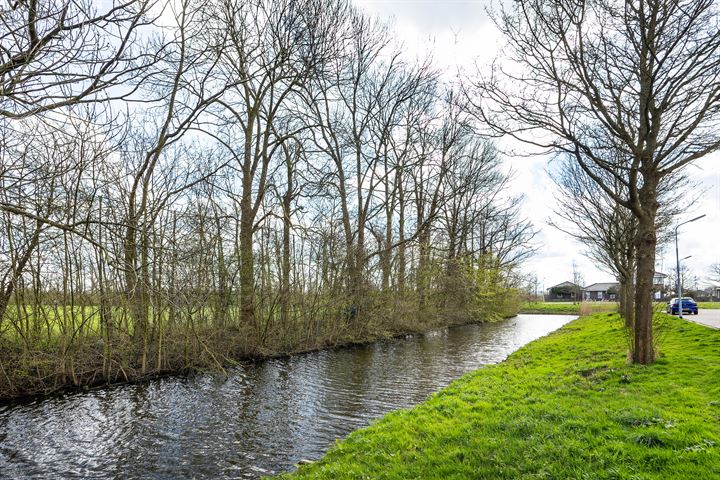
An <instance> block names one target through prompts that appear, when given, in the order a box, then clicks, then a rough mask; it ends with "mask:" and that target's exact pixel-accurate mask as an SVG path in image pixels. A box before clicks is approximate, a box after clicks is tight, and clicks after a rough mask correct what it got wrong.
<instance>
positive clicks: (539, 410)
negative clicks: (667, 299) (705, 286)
mask: <svg viewBox="0 0 720 480" xmlns="http://www.w3.org/2000/svg"><path fill="white" fill-rule="evenodd" d="M657 320H658V322H659V325H658V327H657V329H656V332H657V336H658V338H659V340H660V348H659V350H660V352H661V353H660V358H659V359H658V361H657V362H656V363H655V364H653V365H650V366H633V365H628V364H627V361H626V351H627V346H626V345H627V344H626V340H625V336H624V328H623V325H622V320H621V319H620V318H619V316H618V315H616V314H597V315H594V316H591V317H584V318H581V319H579V320H576V321H574V322H571V323H570V324H569V325H567V326H566V327H564V328H562V329H560V330H558V331H557V332H555V333H553V334H550V335H549V336H547V337H545V338H542V339H540V340H538V341H535V342H533V343H531V344H529V345H527V346H526V347H524V348H522V349H520V350H519V351H518V352H516V353H514V354H513V355H511V356H510V357H509V358H508V359H507V360H506V361H505V362H503V363H502V364H499V365H496V366H490V367H486V368H483V369H480V370H478V371H476V372H473V373H470V374H468V375H466V376H464V377H462V378H461V379H460V380H458V381H456V382H454V383H453V384H451V385H450V386H449V387H448V388H446V389H444V390H442V391H440V392H439V393H437V394H435V395H433V396H432V397H431V398H430V399H429V400H427V401H426V402H425V403H423V404H421V405H419V406H417V407H416V408H413V409H409V410H401V411H397V412H393V413H391V414H389V415H387V416H385V417H383V418H382V419H381V420H379V421H378V422H377V423H375V424H374V425H372V426H370V427H368V428H365V429H363V430H359V431H356V432H354V433H352V434H351V435H350V436H349V437H348V438H347V439H345V440H343V441H341V442H340V443H338V444H337V445H336V446H335V447H334V448H333V449H332V450H331V451H330V452H329V453H328V454H327V456H326V457H325V458H323V459H322V460H320V461H318V462H316V463H313V464H310V465H307V466H303V467H301V468H300V470H299V471H298V472H297V473H295V474H288V475H287V476H286V478H292V479H296V478H297V479H301V478H302V479H304V478H312V479H315V478H327V479H336V478H337V479H345V478H352V479H365V478H373V479H406V478H424V479H425V478H427V479H465V478H478V479H496V478H497V479H517V478H520V479H539V478H543V479H580V478H587V479H671V478H672V479H692V480H698V479H710V478H720V356H718V354H717V352H718V351H720V331H716V330H711V329H708V328H704V327H702V326H699V325H695V324H692V323H688V322H685V321H682V320H680V319H677V318H671V317H669V316H666V315H663V314H659V315H658V316H657Z"/></svg>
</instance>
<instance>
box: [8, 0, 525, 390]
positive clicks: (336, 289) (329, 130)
mask: <svg viewBox="0 0 720 480" xmlns="http://www.w3.org/2000/svg"><path fill="white" fill-rule="evenodd" d="M103 8H104V10H103ZM1 15H2V19H3V21H2V24H1V25H0V42H1V43H2V47H3V48H2V51H1V52H0V122H2V125H1V126H0V142H1V145H0V155H1V156H2V157H1V158H2V163H1V165H2V166H1V167H0V227H1V229H0V258H1V259H2V265H1V266H2V270H1V271H0V342H1V343H0V354H1V355H0V367H1V368H0V370H2V372H3V374H2V375H0V395H12V394H19V393H23V392H28V391H45V390H49V389H53V388H56V387H58V386H62V385H64V384H66V383H74V384H86V383H93V382H97V381H114V380H118V379H129V378H131V377H137V376H143V375H147V374H152V373H157V372H163V371H177V370H181V369H187V368H193V367H197V366H208V365H215V366H217V367H218V368H222V366H223V365H225V364H227V363H228V361H230V360H231V359H233V358H239V357H242V356H247V355H264V354H269V353H278V352H290V351H294V350H299V349H306V348H316V347H318V346H322V345H325V344H330V343H337V342H345V341H351V340H358V339H368V338H373V337H375V336H378V335H381V334H386V333H388V332H390V333H392V332H399V331H403V330H408V329H418V328H426V327H427V326H429V325H434V324H438V323H445V324H446V323H451V322H458V321H468V320H473V319H479V318H481V317H480V316H479V312H481V311H484V310H485V309H486V308H487V307H488V306H489V305H491V306H492V307H491V310H492V311H494V312H496V313H498V314H501V313H503V310H504V309H508V308H510V307H509V303H508V302H510V300H511V297H512V294H511V292H512V288H513V287H514V286H515V285H516V282H517V278H516V267H517V265H518V264H519V262H520V261H521V260H522V259H524V258H525V257H526V256H527V255H529V254H530V253H531V251H532V247H531V245H530V242H531V239H532V237H533V235H534V231H533V229H532V226H531V224H530V223H529V222H527V221H526V220H524V219H523V218H522V216H521V214H520V212H519V197H513V196H511V195H508V193H507V192H506V187H507V184H508V182H509V181H510V178H511V175H512V172H509V171H508V170H507V168H506V167H505V166H504V165H503V163H502V160H501V158H500V156H499V154H498V152H497V151H496V150H495V148H494V147H493V145H492V144H491V143H489V142H488V141H487V140H485V139H483V138H482V137H480V136H479V135H478V134H477V133H476V129H475V128H473V125H472V124H471V122H470V117H469V116H468V114H467V113H466V111H465V110H464V109H463V108H461V106H460V105H459V102H457V99H456V95H455V94H454V93H453V90H452V89H451V88H450V87H448V86H446V85H443V83H442V82H440V81H439V79H438V75H437V72H435V71H434V70H433V68H432V65H431V64H430V63H429V62H423V61H420V62H414V63H413V62H408V61H407V60H406V59H405V57H404V56H403V55H402V54H401V51H400V49H399V47H398V46H397V45H395V44H393V43H392V42H391V41H390V40H389V38H390V37H391V34H390V32H389V31H388V28H387V26H385V25H383V24H382V23H379V22H377V21H375V20H372V19H370V18H368V17H367V16H365V15H363V14H362V13H360V12H358V11H357V10H355V9H354V8H352V6H351V5H350V4H349V3H348V2H347V1H345V0H333V1H326V0H302V1H301V0H249V1H248V0H222V1H210V2H205V1H199V0H179V1H176V2H167V3H164V2H152V1H149V0H127V1H124V2H107V5H105V6H102V4H100V5H98V4H96V2H91V1H89V0H87V1H85V2H79V1H77V0H73V1H69V0H68V1H61V2H58V1H31V0H28V1H20V2H15V3H12V4H11V5H10V6H9V7H5V10H3V11H2V12H1Z"/></svg>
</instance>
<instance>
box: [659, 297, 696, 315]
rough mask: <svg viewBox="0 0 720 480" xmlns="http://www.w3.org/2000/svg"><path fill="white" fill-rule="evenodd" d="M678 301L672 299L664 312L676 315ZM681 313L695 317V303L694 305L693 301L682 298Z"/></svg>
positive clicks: (688, 298)
mask: <svg viewBox="0 0 720 480" xmlns="http://www.w3.org/2000/svg"><path fill="white" fill-rule="evenodd" d="M678 303H679V302H678V299H677V298H673V299H671V300H670V301H669V302H668V304H667V308H666V310H665V311H666V312H667V313H669V314H671V315H677V314H678ZM682 313H688V314H693V315H697V314H698V306H697V303H695V300H693V299H692V298H690V297H683V298H682Z"/></svg>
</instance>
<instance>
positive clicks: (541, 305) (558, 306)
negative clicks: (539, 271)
mask: <svg viewBox="0 0 720 480" xmlns="http://www.w3.org/2000/svg"><path fill="white" fill-rule="evenodd" d="M615 311H617V303H615V302H582V303H573V302H527V303H524V304H523V305H522V307H520V313H541V314H560V315H563V314H564V315H581V314H582V315H590V314H593V313H603V312H615Z"/></svg>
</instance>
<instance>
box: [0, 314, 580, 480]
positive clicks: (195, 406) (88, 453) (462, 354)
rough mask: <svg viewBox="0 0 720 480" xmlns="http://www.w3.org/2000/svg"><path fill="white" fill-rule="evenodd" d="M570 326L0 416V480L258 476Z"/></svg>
mask: <svg viewBox="0 0 720 480" xmlns="http://www.w3.org/2000/svg"><path fill="white" fill-rule="evenodd" d="M573 318H575V317H574V316H567V315H518V316H517V317H514V318H511V319H508V320H504V321H501V322H497V323H488V324H479V325H466V326H460V327H453V328H447V329H443V330H438V331H434V332H430V333H427V334H423V335H412V336H407V337H406V338H401V339H395V340H389V341H382V342H377V343H374V344H371V345H365V346H356V347H349V348H340V349H334V350H325V351H320V352H313V353H308V354H303V355H296V356H293V357H290V358H284V359H275V360H268V361H264V362H258V363H255V364H250V363H249V364H247V365H243V366H240V367H237V368H234V369H233V370H231V371H230V372H229V376H227V377H222V378H221V377H218V376H213V375H194V376H191V377H187V378H185V377H167V378H163V379H159V380H155V381H151V382H148V383H144V384H138V385H122V386H117V387H112V388H105V389H99V390H94V391H91V392H89V393H72V394H65V395H60V396H53V397H49V398H45V399H42V400H36V401H33V402H30V403H27V402H26V403H17V404H12V405H6V406H2V407H0V477H1V478H38V479H39V478H99V479H105V478H107V479H110V478H131V479H136V478H137V479H139V478H158V479H178V478H259V477H261V476H264V475H270V474H273V473H279V472H283V471H288V470H291V469H293V468H294V465H295V464H296V463H297V462H298V461H299V460H301V459H311V460H314V459H317V458H319V457H321V456H322V455H323V454H324V453H325V452H326V451H327V450H328V449H329V448H330V447H331V446H332V444H333V443H334V442H335V440H336V439H339V438H342V437H344V436H345V435H347V434H348V433H350V432H351V431H353V430H355V429H357V428H360V427H363V426H365V425H368V423H369V422H370V421H372V420H373V419H377V418H378V417H380V416H382V415H383V414H385V413H387V412H389V411H391V410H396V409H398V408H405V407H409V406H412V405H415V404H417V403H420V402H422V401H423V400H425V399H426V398H427V397H428V396H429V395H430V394H432V393H433V392H436V391H437V390H439V389H441V388H442V387H444V386H446V385H448V384H449V383H450V382H451V381H453V380H454V379H456V378H458V377H460V376H461V375H463V374H464V373H467V372H469V371H471V370H475V369H477V368H480V367H482V366H483V365H487V364H491V363H497V362H500V361H502V360H503V359H505V358H506V357H507V356H508V355H509V354H510V353H512V352H513V351H515V350H517V349H518V348H520V347H521V346H523V345H525V344H526V343H528V342H530V341H532V340H535V339H536V338H539V337H541V336H543V335H546V334H547V333H549V332H551V331H553V330H556V329H557V328H559V327H561V326H562V325H564V324H565V323H567V322H569V321H570V320H572V319H573Z"/></svg>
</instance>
